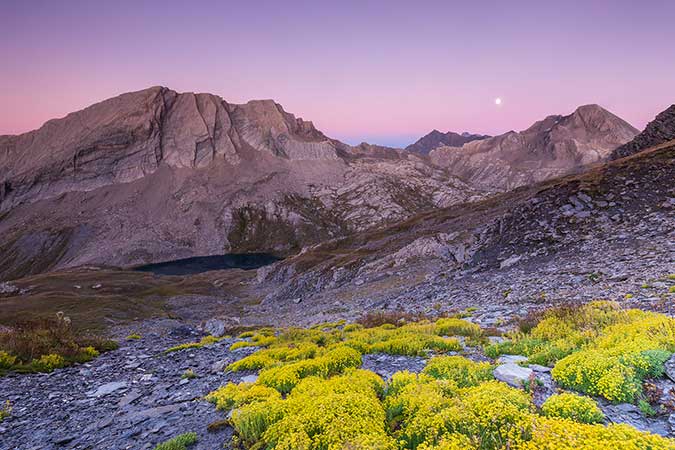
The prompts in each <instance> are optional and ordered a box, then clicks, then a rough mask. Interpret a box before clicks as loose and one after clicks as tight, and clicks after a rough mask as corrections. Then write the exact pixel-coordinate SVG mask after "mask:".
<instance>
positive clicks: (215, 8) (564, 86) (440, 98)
mask: <svg viewBox="0 0 675 450" xmlns="http://www.w3.org/2000/svg"><path fill="white" fill-rule="evenodd" d="M10 3H13V4H10ZM674 18H675V2H672V1H668V0H664V1H642V2H633V1H593V2H589V1H578V2H575V1H566V2H555V3H554V2H541V1H519V2H500V1H494V2H490V1H482V2H445V1H438V2H436V1H427V2H425V1H421V2H409V1H343V2H294V1H286V2H278V1H267V2H261V1H248V2H222V1H195V2H174V1H168V2H167V1H144V2H137V1H118V2H90V1H68V2H47V1H44V2H43V1H30V0H27V1H24V2H18V1H16V2H2V4H1V5H0V58H1V59H2V61H3V68H2V70H0V134H17V133H21V132H25V131H29V130H31V129H35V128H37V127H39V126H41V125H42V124H43V123H44V122H45V121H46V120H48V119H51V118H55V117H62V116H64V115H65V114H67V113H68V112H71V111H75V110H78V109H81V108H83V107H86V106H88V105H90V104H92V103H94V102H97V101H101V100H104V99H106V98H109V97H111V96H114V95H117V94H120V93H122V92H127V91H134V90H139V89H143V88H146V87H149V86H153V85H164V86H168V87H170V88H172V89H175V90H178V91H195V92H210V93H214V94H218V95H220V96H222V97H223V98H224V99H225V100H227V101H228V102H235V103H241V102H245V101H247V100H249V99H260V98H273V99H274V100H276V101H277V102H279V103H281V104H282V105H283V106H284V108H285V109H286V110H288V111H290V112H293V113H294V114H296V115H298V116H301V117H303V118H305V119H307V120H312V121H313V122H314V124H315V125H316V127H317V128H319V129H320V130H322V131H324V132H325V133H326V134H327V135H328V136H331V137H335V138H338V139H342V140H344V141H346V142H348V143H359V142H361V141H369V142H371V143H377V144H381V145H392V146H405V145H407V144H410V143H412V142H414V141H415V140H416V139H417V138H419V137H420V136H422V135H424V134H426V133H428V132H429V131H431V130H432V129H434V128H435V129H438V130H441V131H449V130H451V131H456V132H463V131H469V132H472V133H481V134H490V135H497V134H500V133H504V132H506V131H508V130H511V129H514V130H522V129H525V128H527V127H528V126H529V125H531V124H532V122H534V121H535V120H537V119H540V118H542V117H544V116H546V115H549V114H569V113H571V112H572V111H574V109H575V108H576V107H577V106H579V105H582V104H588V103H597V104H600V105H602V106H603V107H605V108H607V109H608V110H610V111H611V112H613V113H615V114H617V115H618V116H620V117H621V118H623V119H625V120H627V121H628V122H630V123H631V124H632V125H634V126H635V127H637V128H639V129H642V128H644V126H645V124H646V123H647V122H648V121H649V120H651V119H652V118H653V117H654V116H655V115H656V114H657V113H659V112H660V111H662V110H664V109H665V108H666V107H668V106H669V105H670V104H672V103H673V102H675V84H674V83H675V82H674V80H675V49H674V47H673V42H675V27H674V26H673V19H674ZM497 97H499V98H501V99H502V104H501V105H499V106H497V105H496V104H495V99H496V98H497Z"/></svg>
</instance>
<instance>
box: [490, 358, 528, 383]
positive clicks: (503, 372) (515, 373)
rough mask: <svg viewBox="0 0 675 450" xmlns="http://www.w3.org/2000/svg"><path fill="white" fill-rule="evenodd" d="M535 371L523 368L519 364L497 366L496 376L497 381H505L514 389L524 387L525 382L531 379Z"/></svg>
mask: <svg viewBox="0 0 675 450" xmlns="http://www.w3.org/2000/svg"><path fill="white" fill-rule="evenodd" d="M533 373H534V371H533V370H532V369H529V368H527V367H521V366H519V365H518V364H513V363H508V364H502V365H501V366H497V368H496V369H495V371H494V376H495V378H496V379H497V380H499V381H503V382H504V383H507V384H509V385H510V386H513V387H518V388H519V387H523V385H524V384H525V382H526V381H527V380H529V379H530V377H531V376H532V374H533Z"/></svg>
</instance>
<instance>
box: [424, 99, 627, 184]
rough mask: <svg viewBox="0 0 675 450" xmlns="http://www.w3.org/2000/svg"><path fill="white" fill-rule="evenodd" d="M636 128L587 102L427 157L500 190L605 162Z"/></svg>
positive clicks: (467, 179) (464, 177) (467, 178)
mask: <svg viewBox="0 0 675 450" xmlns="http://www.w3.org/2000/svg"><path fill="white" fill-rule="evenodd" d="M637 132H638V130H636V129H635V128H633V127H632V126H631V125H630V124H628V123H627V122H625V121H624V120H622V119H620V118H618V117H617V116H615V115H613V114H611V113H610V112H608V111H606V110H604V109H603V108H601V107H600V106H598V105H586V106H581V107H579V108H578V109H577V110H576V111H574V113H572V114H570V115H568V116H549V117H547V118H545V119H544V120H541V121H539V122H536V123H535V124H533V125H532V126H531V127H530V128H528V129H527V130H524V131H521V132H515V131H510V132H508V133H506V134H503V135H500V136H495V137H493V138H489V139H482V140H478V141H473V142H469V143H467V144H464V145H463V146H462V147H439V148H436V149H435V150H433V151H432V152H431V153H430V157H431V160H432V161H433V162H434V163H435V164H437V165H439V166H441V167H444V168H446V169H447V170H448V171H449V172H450V173H452V174H453V175H456V176H458V177H459V178H461V179H462V180H464V181H465V182H467V183H469V184H470V185H472V186H478V187H481V188H483V189H494V190H499V191H504V190H509V189H513V188H516V187H519V186H524V185H528V184H533V183H536V182H539V181H543V180H546V179H549V178H553V177H558V176H562V175H566V174H569V173H573V172H576V171H579V170H580V169H581V168H582V167H584V166H587V165H589V164H592V163H595V162H599V161H603V160H605V159H607V158H608V156H609V155H610V153H611V151H612V150H613V149H615V148H616V147H617V146H619V145H621V144H623V143H625V142H627V141H629V140H630V139H632V138H633V137H634V136H635V135H636V134H637Z"/></svg>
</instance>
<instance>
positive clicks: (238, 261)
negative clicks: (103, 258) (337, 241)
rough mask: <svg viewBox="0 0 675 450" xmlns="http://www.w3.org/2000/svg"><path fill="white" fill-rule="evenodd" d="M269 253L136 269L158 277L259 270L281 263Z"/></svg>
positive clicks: (195, 259) (178, 261)
mask: <svg viewBox="0 0 675 450" xmlns="http://www.w3.org/2000/svg"><path fill="white" fill-rule="evenodd" d="M279 259H280V258H277V257H276V256H274V255H270V254H269V253H243V254H234V253H230V254H226V255H214V256H195V257H193V258H185V259H176V260H174V261H166V262H161V263H155V264H146V265H144V266H138V267H135V268H134V270H138V271H140V272H152V273H154V274H157V275H191V274H195V273H202V272H208V271H209V270H224V269H244V270H249V269H257V268H259V267H262V266H267V265H269V264H272V263H273V262H276V261H279Z"/></svg>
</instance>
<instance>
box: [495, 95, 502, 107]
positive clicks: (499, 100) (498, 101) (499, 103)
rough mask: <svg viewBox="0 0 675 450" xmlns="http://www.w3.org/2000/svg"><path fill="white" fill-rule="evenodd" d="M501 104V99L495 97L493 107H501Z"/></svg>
mask: <svg viewBox="0 0 675 450" xmlns="http://www.w3.org/2000/svg"><path fill="white" fill-rule="evenodd" d="M501 104H502V99H501V98H499V97H497V98H496V99H495V105H497V106H499V105H501Z"/></svg>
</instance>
